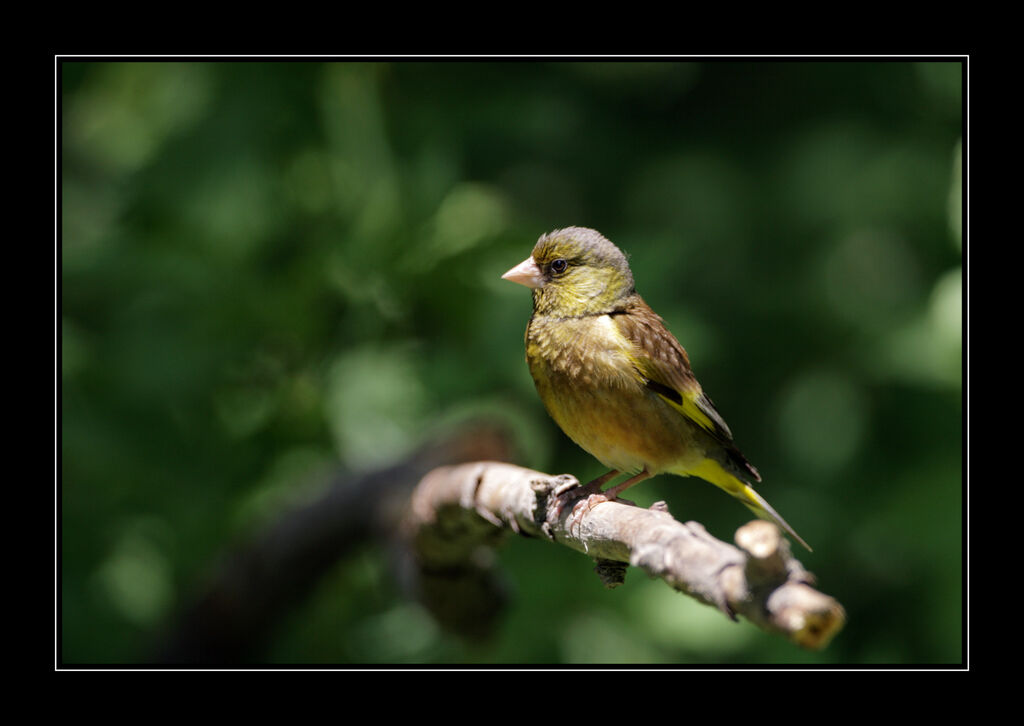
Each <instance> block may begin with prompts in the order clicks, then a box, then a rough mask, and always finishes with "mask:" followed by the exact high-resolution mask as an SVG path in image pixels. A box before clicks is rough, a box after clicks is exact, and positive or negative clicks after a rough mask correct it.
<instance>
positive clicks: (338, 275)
mask: <svg viewBox="0 0 1024 726" xmlns="http://www.w3.org/2000/svg"><path fill="white" fill-rule="evenodd" d="M962 71H963V68H962V65H961V64H960V63H959V62H954V61H933V62H912V61H909V60H907V61H887V62H875V61H867V60H845V61H818V62H812V61H806V60H805V61H798V62H794V61H771V62H769V61H762V62H754V61H738V60H734V61H729V60H711V61H703V62H696V61H672V62H568V61H564V62H543V63H542V62H532V61H522V60H517V61H505V62H473V61H458V62H423V61H415V62H414V61H404V62H388V63H384V62H380V63H356V62H347V61H338V62H312V61H303V62H298V61H294V62H284V61H275V62H228V61H222V62H182V61H176V62H171V61H163V62H127V61H126V62H88V61H77V62H76V61H71V60H65V61H62V62H61V63H60V64H59V81H60V88H59V101H60V107H59V111H60V118H59V124H60V126H59V128H60V134H61V138H60V150H61V156H60V160H59V161H60V170H59V171H60V176H59V184H60V207H59V209H60V218H59V222H60V242H61V244H60V248H59V254H60V257H59V273H60V290H59V294H60V298H59V303H60V320H59V334H60V338H59V342H60V371H59V376H60V377H59V385H60V398H61V403H60V406H61V407H60V435H61V439H60V482H59V485H60V486H59V490H58V492H59V507H60V509H59V515H60V518H59V535H60V549H59V553H58V554H59V562H58V565H59V572H58V578H59V585H60V600H59V604H58V606H59V616H60V621H59V626H60V627H59V637H60V644H59V645H60V650H59V657H60V658H61V659H62V660H63V661H64V662H65V663H133V662H137V661H138V659H139V658H142V657H144V655H143V654H144V653H145V652H146V648H147V646H148V644H149V643H150V642H151V638H152V637H153V634H154V633H155V632H156V630H157V629H158V628H159V627H160V625H161V624H162V623H163V622H164V620H165V619H166V617H167V616H168V615H169V613H170V612H172V610H173V608H174V606H175V604H176V602H177V601H178V600H179V598H181V597H183V596H185V595H187V594H188V593H189V592H190V591H191V590H192V588H194V587H195V585H196V582H197V581H198V580H199V579H200V578H201V577H202V576H203V575H204V574H205V573H207V572H208V570H209V567H210V565H211V562H212V561H213V560H214V559H215V558H216V556H217V555H218V553H220V552H221V551H222V550H223V548H224V547H226V546H227V545H228V544H230V543H231V542H234V541H237V540H238V539H239V538H242V537H244V536H245V534H246V533H247V532H251V531H255V530H256V529H258V528H259V527H260V526H261V525H262V524H265V523H267V522H269V521H272V519H273V518H274V517H275V515H277V514H279V513H280V512H282V511H284V510H285V509H286V508H287V507H290V506H294V505H295V504H296V503H299V502H302V501H307V500H308V499H309V498H310V497H312V496H315V495H316V492H317V487H319V486H321V484H320V482H322V481H323V475H324V473H325V472H328V471H330V470H331V469H332V468H333V467H336V466H337V465H338V464H339V463H340V464H341V465H342V466H344V467H347V468H349V469H352V470H361V469H367V468H373V467H375V466H379V465H382V464H386V463H388V462H391V461H394V460H395V459H397V458H400V457H401V456H403V455H405V454H407V453H408V452H409V451H411V450H412V449H413V448H414V447H415V446H416V444H417V443H419V442H420V441H422V440H423V439H424V437H425V436H426V435H428V434H429V433H430V432H431V431H432V430H434V429H435V428H436V427H437V426H439V425H440V424H442V423H443V422H448V421H452V420H457V419H458V418H459V417H463V416H469V415H473V414H481V413H482V414H485V415H493V416H496V417H501V419H502V420H504V421H507V422H510V423H511V424H512V425H513V426H514V428H515V430H517V431H518V432H519V433H520V435H521V437H522V441H521V442H520V445H521V449H522V454H521V459H520V461H519V462H518V463H521V464H524V465H527V466H531V467H534V468H538V469H541V470H544V471H550V472H553V473H559V472H572V473H574V474H576V475H577V476H579V477H580V478H581V479H586V478H588V477H592V476H595V475H597V474H599V473H601V467H600V464H598V463H597V462H596V461H594V460H592V459H590V458H589V457H588V456H587V455H586V454H584V453H583V452H581V451H579V450H578V449H576V448H575V447H574V446H573V445H572V444H571V442H569V441H568V440H567V439H566V438H565V437H564V436H563V435H562V434H561V432H559V431H558V430H557V429H556V428H555V426H554V425H553V424H552V423H551V422H550V421H549V419H548V418H547V416H546V414H545V413H544V411H543V409H542V407H541V404H540V401H539V400H538V398H537V396H536V393H535V392H534V390H533V386H532V383H531V381H530V379H529V375H528V373H527V370H526V366H525V363H524V360H523V349H522V343H523V341H522V335H523V330H524V327H525V324H526V320H527V317H528V316H529V310H530V301H529V295H528V293H527V291H526V290H524V289H523V288H520V287H518V286H515V285H511V284H509V283H506V282H503V281H502V280H500V279H499V278H500V275H501V274H502V273H503V272H504V271H505V270H506V269H508V268H509V267H511V266H512V265H514V264H516V263H518V262H519V261H520V260H522V259H523V258H524V257H526V256H527V254H528V253H529V251H530V249H531V248H532V245H533V243H534V241H535V240H536V238H537V237H538V236H539V235H540V234H541V233H544V232H547V231H550V230H552V229H555V228H558V227H563V226H568V225H582V226H589V227H594V228H596V229H598V230H600V231H601V232H603V233H604V234H605V235H607V236H608V237H609V238H611V239H612V240H613V241H614V242H616V243H617V244H618V245H619V246H620V247H622V248H623V249H624V250H625V251H626V252H627V253H628V254H629V255H630V258H631V264H632V266H633V271H634V275H635V278H636V280H637V287H638V290H639V291H640V292H641V294H643V295H644V297H645V298H646V299H647V301H648V302H649V303H651V305H652V306H653V307H654V308H655V310H657V311H658V312H659V313H660V314H661V315H662V316H663V317H664V318H665V320H666V322H667V323H668V325H669V327H670V329H671V330H672V331H673V332H674V333H675V334H676V335H677V337H679V339H680V340H681V342H682V343H683V345H684V346H686V348H687V350H688V352H689V353H690V357H691V360H692V362H693V364H694V369H695V371H696V373H697V375H698V377H699V378H700V379H701V381H702V383H703V385H704V387H705V389H706V390H707V391H708V392H709V394H710V395H711V397H712V398H713V399H714V400H715V403H716V405H717V407H718V408H719V410H720V411H721V412H722V413H723V415H724V416H725V418H726V420H727V421H728V422H729V424H730V426H731V428H732V430H733V432H734V434H735V435H736V439H737V442H738V443H739V445H740V446H741V448H742V449H743V450H744V452H745V453H746V454H747V456H748V457H749V458H750V459H751V461H753V462H754V463H755V465H756V466H757V467H758V468H759V469H760V471H761V472H762V474H763V475H764V478H765V482H764V485H763V487H762V488H761V491H762V493H763V494H764V495H765V496H766V497H767V498H768V499H769V501H771V502H772V503H773V504H774V506H775V507H776V508H777V509H778V510H779V511H780V512H781V513H782V514H783V515H784V516H785V517H786V518H787V519H788V520H789V521H790V522H791V523H792V524H793V525H794V526H795V527H796V529H797V530H798V531H799V532H800V533H801V534H802V535H803V536H804V537H805V538H806V539H807V540H808V541H809V542H811V543H812V545H813V546H814V547H815V552H814V554H813V555H808V554H806V553H801V554H800V555H798V556H800V558H801V560H802V561H803V562H804V563H805V565H806V566H807V567H808V568H809V569H811V570H812V571H813V572H814V573H815V574H816V575H817V576H818V579H819V585H820V587H821V589H822V590H823V591H825V592H827V593H829V594H831V595H834V596H835V597H836V598H837V599H839V601H840V602H842V603H843V605H844V606H845V607H846V609H847V612H848V617H849V622H848V624H847V626H846V628H845V630H843V631H842V633H840V635H839V636H838V638H837V639H836V640H835V641H834V642H833V643H832V644H831V645H830V646H829V648H827V649H826V650H824V651H822V652H820V653H807V652H804V651H801V650H799V649H797V648H796V647H795V646H792V645H790V644H789V643H787V642H785V641H783V640H781V639H779V638H777V637H772V636H769V635H766V634H763V633H761V632H760V631H758V630H757V629H755V628H753V627H752V626H750V625H749V624H747V623H741V624H735V623H732V622H729V621H728V620H726V619H725V618H723V617H722V616H721V615H720V614H718V613H716V612H714V611H712V610H711V609H710V608H706V607H703V606H700V605H697V604H695V603H693V602H691V601H690V600H688V599H687V598H685V597H683V596H680V595H678V594H675V593H672V592H671V591H670V590H669V589H668V588H666V587H665V586H664V584H663V583H660V582H655V581H649V580H647V579H646V578H644V577H643V576H642V575H640V574H639V573H636V572H631V573H630V575H629V576H628V577H627V581H626V585H625V586H624V587H621V588H619V589H617V590H615V591H607V590H604V589H603V588H602V587H601V585H600V582H599V581H598V578H597V577H596V576H595V575H594V574H593V573H592V572H591V567H590V564H589V563H588V561H587V560H586V558H584V557H583V556H581V555H578V554H576V553H572V552H569V551H561V550H560V548H556V547H552V546H548V545H545V544H543V543H539V542H527V541H518V540H516V541H512V542H510V543H509V544H508V545H507V546H506V547H505V548H504V549H503V551H502V553H501V557H502V564H503V567H504V569H505V571H506V573H507V575H508V577H509V580H510V582H511V583H512V586H513V589H514V600H513V603H512V606H511V608H510V610H509V612H508V613H507V614H506V617H505V618H504V620H503V622H502V626H501V629H500V632H499V633H498V635H497V637H496V639H495V641H494V642H493V643H490V644H489V645H486V646H468V645H466V644H464V643H461V642H460V641H458V640H456V639H454V638H453V637H451V636H450V635H447V634H445V633H444V632H442V631H440V630H439V629H438V627H437V626H436V625H435V624H434V623H433V621H431V619H430V617H429V616H428V615H427V614H426V613H425V612H424V611H422V610H421V609H420V608H419V607H418V606H417V605H415V604H413V603H410V602H408V601H406V600H404V599H403V598H401V597H400V595H399V594H398V592H397V590H396V588H395V586H394V585H393V584H392V582H391V578H390V572H389V570H388V563H387V561H386V557H385V555H384V553H381V552H378V551H375V549H374V548H373V547H370V546H368V547H367V548H365V549H364V550H363V551H360V552H357V553H354V554H353V556H352V557H351V558H349V559H347V560H346V561H344V562H341V563H339V564H338V567H337V569H336V571H335V572H333V573H332V574H331V575H330V577H328V578H326V580H325V581H324V582H323V583H322V585H321V586H320V587H319V588H318V590H317V591H316V592H315V594H314V596H313V597H312V598H311V599H310V600H309V601H308V602H307V603H305V604H304V605H303V606H302V608H301V609H300V610H299V611H297V612H294V613H293V614H292V615H291V616H290V617H289V619H288V620H287V622H286V623H284V624H283V626H282V627H281V629H280V631H279V632H278V633H277V635H276V636H275V639H274V642H273V643H272V646H271V648H270V650H269V652H267V653H266V654H265V657H264V660H265V662H270V663H295V662H297V663H341V664H372V663H442V664H444V663H536V664H549V663H569V664H583V663H667V664H672V663H679V664H691V663H697V664H711V663H725V664H766V663H809V664H816V663H823V664H851V665H853V664H885V665H909V664H949V663H958V662H960V661H961V659H962V658H963V653H962V650H961V648H962V639H963V608H962V605H963V588H964V580H963V568H962V551H963V539H962V534H963V514H964V513H963V511H962V502H963V486H964V478H963V458H962V455H963V452H962V437H963V427H962V418H963V406H962V394H963V389H962V377H963V371H962V358H963V356H962V321H961V311H962V308H963V305H962V281H961V260H962V233H961V228H962V224H963V223H962V210H961V203H960V200H961V188H962V183H961V134H962V128H961V127H962V103H963V101H962V97H961V95H962V89H961V79H962ZM631 498H633V499H635V500H636V501H637V503H638V504H643V505H646V504H650V503H651V502H653V501H655V500H657V499H664V500H666V501H667V503H668V506H669V509H670V511H671V512H672V513H673V514H674V515H675V516H676V517H678V518H681V519H684V520H685V519H696V520H698V521H701V522H703V523H705V524H706V525H707V526H708V527H709V529H710V530H711V531H712V532H713V533H714V534H716V535H717V536H719V537H721V538H725V539H728V538H729V537H731V533H732V531H733V530H734V529H735V528H736V527H737V526H738V525H740V524H741V523H743V522H744V521H746V520H747V519H748V518H749V517H748V516H747V513H746V510H744V509H743V508H741V507H738V506H736V504H735V502H733V501H731V500H730V499H729V498H728V497H724V496H722V495H721V494H720V493H719V492H718V491H716V490H715V489H714V488H713V487H711V486H709V485H705V484H702V483H701V482H699V481H697V480H692V479H685V480H684V479H676V478H672V477H659V478H657V479H655V480H653V481H651V482H649V483H647V484H644V485H643V486H641V487H638V488H637V489H636V490H635V493H632V492H631Z"/></svg>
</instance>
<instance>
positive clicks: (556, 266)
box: [551, 258, 569, 275]
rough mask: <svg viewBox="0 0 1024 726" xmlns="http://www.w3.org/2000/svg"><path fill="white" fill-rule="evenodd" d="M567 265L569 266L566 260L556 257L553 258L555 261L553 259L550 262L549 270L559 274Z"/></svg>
mask: <svg viewBox="0 0 1024 726" xmlns="http://www.w3.org/2000/svg"><path fill="white" fill-rule="evenodd" d="M568 266H569V263H568V262H566V261H565V260H563V259H562V258H558V259H557V260H555V261H553V262H552V263H551V271H552V272H554V273H555V274H558V275H560V274H562V273H563V272H565V268H566V267H568Z"/></svg>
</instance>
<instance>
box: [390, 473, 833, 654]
mask: <svg viewBox="0 0 1024 726" xmlns="http://www.w3.org/2000/svg"><path fill="white" fill-rule="evenodd" d="M586 496H587V492H585V491H581V487H579V482H578V481H577V480H576V479H575V477H572V476H570V475H564V474H563V475H560V476H552V475H550V474H544V473H541V472H538V471H533V470H530V469H524V468H522V467H518V466H514V465H511V464H505V463H500V462H490V461H481V462H475V463H470V464H461V465H457V466H445V467H440V468H437V469H434V470H433V471H431V472H430V473H428V474H427V475H426V476H425V477H424V478H423V479H422V480H421V481H420V483H419V485H418V486H417V487H416V489H415V491H414V492H413V496H412V500H411V503H410V510H409V513H408V516H407V518H406V521H405V532H406V536H407V537H408V539H409V541H410V542H411V544H412V552H413V553H414V557H415V561H416V563H417V565H418V573H419V578H420V582H419V590H420V592H421V597H422V598H423V600H424V602H425V604H426V605H427V607H429V608H430V609H431V610H432V611H433V612H434V613H435V615H436V616H438V617H439V618H440V619H441V620H442V621H444V622H446V624H448V625H449V626H455V627H458V626H460V625H465V624H466V623H469V622H472V623H478V622H479V621H480V618H481V617H483V615H484V613H493V612H494V611H495V608H494V607H492V605H493V604H494V601H500V598H501V588H500V586H496V585H495V577H496V575H495V573H494V571H493V568H492V567H491V557H490V550H491V548H492V546H493V545H494V544H496V542H497V540H498V539H500V538H501V537H502V536H503V535H504V534H506V533H507V532H515V533H518V534H520V535H524V536H529V537H537V538H543V539H547V540H550V541H552V542H556V543H559V544H562V545H564V546H567V547H571V548H572V549H575V550H578V551H580V552H584V553H586V554H587V555H589V556H590V557H592V558H594V559H595V560H596V561H597V567H596V568H595V569H596V570H597V572H598V575H599V576H600V577H601V578H602V580H603V581H604V582H605V585H606V586H608V587H615V586H617V585H619V584H621V583H622V582H623V579H624V577H625V570H626V566H627V565H633V566H634V567H639V568H641V569H643V570H644V571H645V572H647V573H648V574H649V575H651V576H652V577H658V578H661V579H663V580H665V582H666V583H668V584H669V585H670V586H671V587H673V588H675V589H676V590H679V591H681V592H683V593H686V594H687V595H690V596H691V597H694V598H696V599H697V600H699V601H700V602H703V603H706V604H708V605H712V606H714V607H716V608H718V609H719V610H721V611H722V612H723V613H725V614H726V615H727V616H728V617H730V618H732V619H736V618H737V616H740V615H742V616H743V617H745V618H746V619H748V620H750V621H751V622H752V623H754V624H755V625H757V626H758V627H760V628H762V629H764V630H766V631H770V632H775V633H781V634H783V635H784V636H786V637H787V638H789V639H790V640H792V641H793V642H795V643H797V644H798V645H800V646H803V647H805V648H815V649H817V648H822V647H824V646H825V645H826V644H827V643H828V642H829V641H830V640H831V638H832V637H833V636H834V635H835V634H836V633H837V632H838V631H839V630H840V629H841V628H842V626H843V623H844V620H845V614H844V611H843V608H842V606H841V605H840V604H839V603H838V602H837V601H836V600H835V599H833V598H832V597H830V596H828V595H825V594H822V593H820V592H818V591H817V590H816V589H814V587H813V586H812V585H813V576H812V575H811V574H810V573H809V572H807V571H806V570H805V569H804V568H803V566H802V565H801V564H800V563H799V562H798V561H797V560H796V559H795V558H794V557H793V555H792V553H791V551H790V547H789V543H788V541H787V540H785V539H783V537H782V536H781V534H780V532H779V530H778V528H777V527H775V525H774V524H771V523H769V522H763V521H760V520H756V521H753V522H750V523H749V524H747V525H744V526H743V527H741V528H740V529H739V530H738V531H737V532H736V536H735V540H736V545H738V546H733V545H731V544H728V543H726V542H722V541H720V540H717V539H715V538H714V537H712V536H711V535H710V534H708V532H707V530H705V529H704V527H703V526H702V525H700V524H698V523H697V522H686V523H682V522H679V521H677V520H675V519H674V518H673V517H672V516H671V515H670V514H669V513H668V509H667V507H666V506H665V504H664V502H658V503H657V504H655V505H653V506H652V507H651V508H650V509H643V508H640V507H636V506H632V505H629V504H625V503H622V502H619V501H613V502H601V503H599V504H597V505H596V506H592V507H588V506H587V502H586ZM467 591H469V592H471V593H472V594H471V595H470V596H467ZM470 610H472V611H470ZM484 628H486V626H484Z"/></svg>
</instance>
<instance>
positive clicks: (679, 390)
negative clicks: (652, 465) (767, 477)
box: [612, 295, 761, 481]
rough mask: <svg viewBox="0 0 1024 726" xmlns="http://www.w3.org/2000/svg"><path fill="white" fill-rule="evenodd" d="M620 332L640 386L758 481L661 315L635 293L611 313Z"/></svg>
mask: <svg viewBox="0 0 1024 726" xmlns="http://www.w3.org/2000/svg"><path fill="white" fill-rule="evenodd" d="M612 319H613V320H614V321H615V323H616V325H617V326H618V329H619V331H620V332H621V333H622V335H623V336H624V337H625V338H626V339H627V340H628V341H629V342H630V343H631V344H632V345H633V355H632V362H633V365H634V367H635V369H636V371H637V374H638V376H639V377H640V378H641V380H642V381H643V383H644V385H645V386H647V387H648V388H649V389H650V390H652V391H654V392H655V393H657V394H658V395H659V396H661V397H662V399H664V400H665V401H666V402H667V403H668V404H670V405H671V406H672V407H673V408H675V409H676V410H678V411H679V412H680V413H681V414H682V415H684V416H686V417H687V418H688V419H690V420H691V421H692V422H693V423H694V424H696V425H697V426H700V427H701V428H702V429H704V430H705V431H707V432H708V433H709V434H711V436H712V437H713V438H714V439H715V440H716V441H718V442H719V443H720V444H722V446H723V448H724V449H725V450H726V452H727V454H728V458H730V459H731V460H732V461H733V463H735V464H737V465H739V467H740V468H741V469H743V470H744V471H745V472H747V473H748V474H750V475H751V476H753V477H754V478H755V479H757V480H758V481H760V480H761V477H760V475H759V474H758V473H757V470H756V469H755V468H754V467H753V466H752V465H751V464H750V462H748V461H747V460H746V458H745V457H744V456H743V454H741V453H740V452H739V450H738V449H737V448H736V446H735V445H734V444H733V438H732V432H731V431H730V430H729V426H728V425H727V424H726V423H725V419H723V418H722V415H721V414H720V413H718V411H717V410H716V409H715V405H714V403H712V402H711V399H710V398H708V396H707V394H705V393H704V391H703V389H702V388H701V385H700V383H699V382H698V381H697V377H696V376H694V375H693V371H692V370H691V368H690V358H689V356H687V355H686V350H685V349H684V348H683V346H682V345H680V344H679V341H678V340H676V339H675V337H674V336H673V335H672V333H670V332H669V331H668V329H667V328H666V327H665V323H664V322H663V321H662V319H661V317H660V316H659V315H658V314H657V313H656V312H654V311H653V310H652V309H651V308H650V306H649V305H647V303H645V302H644V301H643V299H642V298H640V296H639V295H636V296H635V297H634V298H633V299H632V300H631V301H630V302H629V303H628V304H627V305H626V306H625V307H624V308H623V309H621V310H619V311H616V312H615V313H613V314H612Z"/></svg>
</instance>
